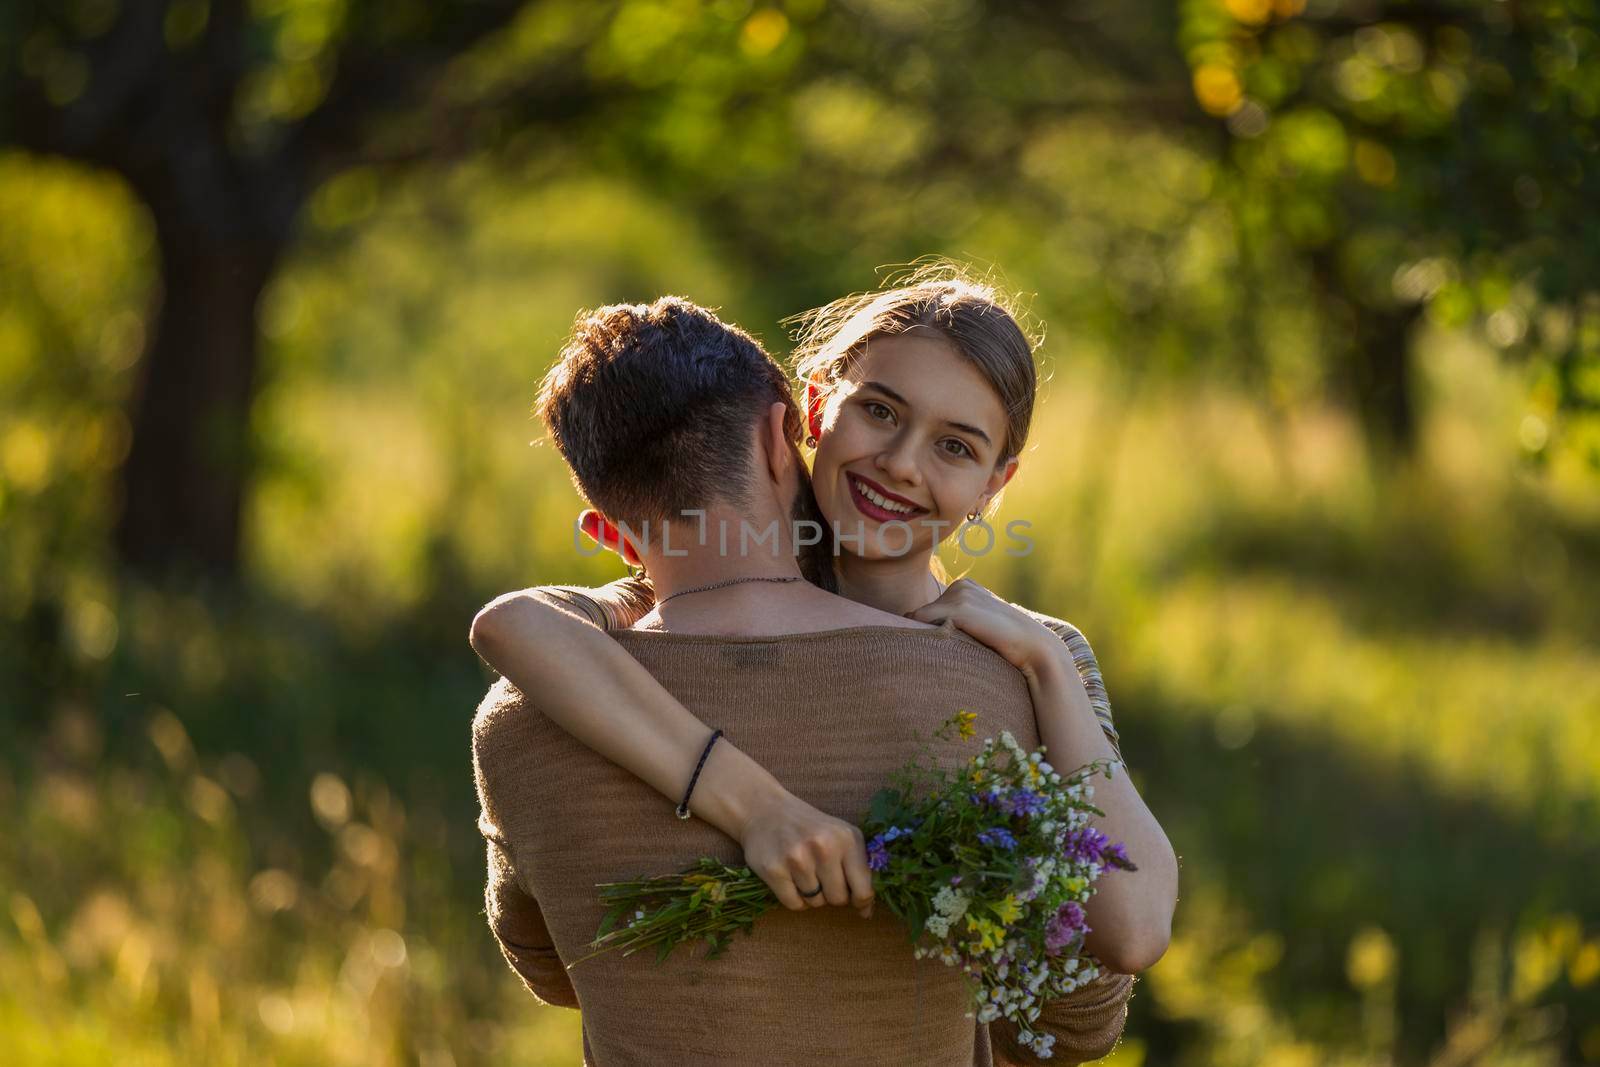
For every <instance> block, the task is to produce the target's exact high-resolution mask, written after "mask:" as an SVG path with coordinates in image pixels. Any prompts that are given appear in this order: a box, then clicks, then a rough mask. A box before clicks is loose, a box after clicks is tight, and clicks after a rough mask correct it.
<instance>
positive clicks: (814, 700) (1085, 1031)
mask: <svg viewBox="0 0 1600 1067" xmlns="http://www.w3.org/2000/svg"><path fill="white" fill-rule="evenodd" d="M613 636H614V637H615V638H616V639H617V641H618V642H620V643H621V644H622V646H623V647H624V648H625V649H627V650H628V652H629V653H630V654H632V655H633V656H634V657H635V658H636V659H637V660H639V662H640V663H642V664H643V665H644V666H645V667H646V668H647V669H648V670H649V671H650V672H651V674H652V675H654V676H655V677H656V678H657V679H658V680H659V681H660V682H661V683H662V684H663V685H664V686H665V687H666V688H667V689H668V691H670V692H671V693H672V694H673V695H674V696H676V697H677V698H678V699H679V700H681V701H683V702H684V703H685V704H686V705H688V706H689V707H691V708H693V709H694V710H695V712H696V713H697V714H698V715H700V716H701V717H702V718H703V719H704V720H705V721H706V722H708V723H711V724H713V725H715V726H720V727H722V728H723V729H724V730H725V731H726V733H727V736H728V737H729V739H731V740H732V741H733V742H734V743H736V744H737V745H738V746H739V747H740V748H741V749H743V750H744V751H745V752H747V753H748V754H749V755H750V756H751V757H752V758H754V759H756V760H757V761H759V762H760V763H761V764H762V765H764V766H765V767H766V768H767V769H768V770H770V771H771V772H772V773H773V774H774V775H776V776H777V778H778V779H779V780H780V781H781V782H783V783H784V785H785V786H786V787H788V788H789V789H790V790H791V791H792V792H794V793H796V794H797V795H799V796H801V797H803V798H804V799H806V800H807V801H809V802H810V803H812V804H815V805H816V806H817V807H818V808H820V809H821V810H823V811H826V812H829V813H830V814H833V815H835V816H838V817H839V818H842V819H846V820H848V821H850V822H859V821H860V820H861V818H862V817H863V816H864V815H865V813H866V808H867V803H868V800H869V799H870V798H871V796H872V794H873V793H874V792H876V791H877V790H878V789H880V788H882V787H883V786H884V785H885V784H887V779H888V776H889V774H890V773H891V772H892V771H894V770H896V769H898V768H899V767H900V766H901V765H903V764H904V763H905V762H906V761H907V760H908V759H909V758H911V757H912V756H914V755H915V754H916V753H917V752H918V749H919V747H920V746H921V745H922V744H924V743H931V744H932V745H933V748H932V752H933V754H934V756H935V758H937V759H939V760H940V761H941V762H945V761H949V762H951V763H955V762H959V761H963V760H965V759H966V758H967V757H969V756H970V755H971V754H972V753H973V751H975V750H976V749H975V746H976V744H977V742H976V741H967V742H959V741H958V742H939V741H933V740H932V739H931V733H932V731H933V730H934V729H935V728H936V727H937V726H938V724H939V723H941V722H942V721H944V720H945V719H946V718H948V717H949V716H950V715H951V714H953V713H954V712H956V711H958V710H962V709H967V710H971V711H975V712H977V713H978V720H977V724H976V727H977V730H978V736H979V738H980V739H981V738H982V737H985V736H998V734H999V733H1000V731H1001V730H1003V729H1009V730H1010V731H1011V732H1012V733H1013V734H1014V735H1016V738H1017V740H1018V741H1019V742H1020V743H1021V744H1022V745H1023V746H1025V747H1027V748H1034V747H1037V745H1038V744H1039V734H1038V729H1037V726H1036V725H1035V721H1034V715H1033V708H1032V703H1031V701H1030V699H1029V694H1028V688H1027V684H1026V682H1025V681H1024V680H1023V678H1022V676H1021V675H1020V674H1019V673H1018V672H1017V671H1016V670H1014V669H1013V668H1011V666H1010V665H1009V664H1007V663H1006V662H1005V661H1004V660H1003V659H1001V658H1000V657H999V656H998V655H996V654H995V653H994V652H992V651H990V650H989V649H987V648H985V647H983V646H982V645H981V644H979V643H978V642H976V641H973V640H972V639H970V638H968V637H967V636H966V635H964V634H962V633H961V632H960V631H958V630H956V629H955V628H954V626H953V625H952V624H949V623H946V624H945V625H944V626H941V627H938V628H929V629H900V628H892V627H876V626H870V627H854V628H849V629H842V630H830V631H823V632H819V633H810V634H796V635H789V636H784V637H761V638H756V637H724V636H701V635H688V634H674V633H662V632H655V631H637V630H622V631H616V632H614V634H613ZM473 757H474V767H475V771H476V775H477V783H478V795H479V800H480V803H481V807H482V811H481V815H480V819H479V827H480V829H481V830H482V832H483V835H484V837H485V838H486V839H487V841H488V855H489V883H488V889H487V892H486V902H487V908H488V917H489V924H490V926H491V928H492V929H493V931H494V934H495V937H496V938H497V939H498V941H499V943H500V946H501V949H502V951H503V952H504V954H505V956H506V959H507V960H508V961H509V962H510V964H511V965H512V967H513V968H514V969H515V970H516V971H517V973H518V974H519V975H520V976H521V977H522V979H523V980H524V982H525V983H526V984H527V985H528V987H529V989H530V990H532V991H533V993H534V994H535V995H536V996H537V997H538V998H539V999H541V1000H543V1001H545V1002H547V1003H550V1004H557V1005H563V1006H566V1007H571V1008H579V1009H580V1010H581V1011H582V1013H583V1038H584V1062H585V1064H586V1065H590V1067H634V1065H641V1067H642V1065H680V1064H681V1065H694V1064H747V1063H761V1064H773V1065H785V1064H794V1065H796V1067H799V1065H806V1067H813V1065H819V1064H842V1063H849V1064H862V1065H868V1064H870V1065H879V1064H881V1065H885V1067H890V1065H896V1067H897V1065H900V1064H917V1065H927V1067H934V1065H941V1064H943V1065H950V1067H958V1065H959V1067H968V1065H975V1067H989V1065H991V1064H1007V1063H1038V1062H1041V1061H1039V1060H1037V1059H1036V1058H1034V1057H1033V1055H1032V1054H1031V1053H1029V1052H1027V1051H1026V1050H1024V1049H1022V1048H1020V1047H1019V1046H1018V1044H1017V1042H1016V1032H1015V1029H1014V1028H1013V1027H1012V1026H1011V1025H1010V1024H1008V1023H1005V1022H1003V1021H1001V1022H996V1023H992V1024H990V1025H988V1026H980V1025H978V1024H976V1023H975V1021H974V1020H973V1019H971V1018H968V1017H967V1016H966V1012H967V1011H968V1000H967V997H968V994H967V992H966V989H965V987H964V985H963V984H962V979H961V975H960V972H959V971H958V970H957V969H955V968H952V967H947V966H945V965H944V964H942V963H940V962H938V961H937V960H932V959H925V960H916V959H914V958H913V957H912V953H911V947H910V945H909V943H908V941H907V938H906V932H905V929H904V928H903V927H902V926H901V925H900V923H899V921H898V920H896V919H895V918H894V917H893V916H892V915H890V914H889V913H888V911H887V910H885V909H882V908H879V909H878V910H877V912H876V913H875V914H874V916H873V917H872V918H871V919H862V918H861V917H860V916H859V915H857V914H856V913H855V912H854V911H853V910H852V909H850V908H842V907H828V908H819V909H815V910H809V911H805V912H791V911H788V910H786V909H783V908H781V907H776V908H774V910H773V911H771V912H769V913H768V914H766V915H764V916H763V917H762V918H761V919H760V920H758V921H757V923H756V925H755V928H754V931H753V934H752V935H751V936H749V937H745V936H743V935H740V936H737V937H736V938H735V939H734V941H733V944H732V945H731V946H730V947H729V949H728V951H727V952H726V953H725V954H724V955H723V956H722V957H720V958H719V959H716V960H709V961H708V960H705V959H703V958H702V957H703V955H704V948H703V946H700V945H694V946H685V947H683V948H680V949H679V950H678V951H677V952H676V953H675V954H674V955H673V956H672V957H671V958H669V959H668V960H667V961H666V962H665V963H663V964H659V965H658V964H657V963H655V961H654V957H653V955H652V954H648V953H640V954H638V955H634V956H629V957H624V956H622V955H621V954H620V953H616V952H612V953H607V954H605V955H602V956H598V957H596V958H594V959H591V960H587V961H585V962H583V963H581V964H578V965H577V966H575V967H574V968H573V969H572V970H571V971H568V970H566V967H565V964H564V962H563V961H566V960H574V959H577V958H578V957H580V956H582V955H584V954H586V945H587V944H588V942H589V941H590V939H591V938H592V937H593V936H594V933H595V930H596V928H597V927H598V926H599V923H600V920H601V917H602V916H603V914H604V912H605V909H604V907H603V906H602V905H601V903H600V899H599V895H598V892H597V890H596V888H595V887H596V885H597V884H598V883H601V882H608V881H619V880H624V879H630V878H636V877H641V876H648V875H656V874H664V873H669V872H673V871H677V870H680V869H682V868H683V867H686V866H688V865H689V864H690V863H692V862H693V861H694V860H695V859H697V858H699V857H701V856H715V857H717V858H720V859H723V860H726V861H729V862H732V863H738V862H740V861H741V854H740V851H739V846H738V844H737V843H736V842H734V841H733V840H731V839H730V838H728V837H727V836H725V835H724V834H722V833H721V832H720V831H718V830H716V829H714V828H712V827H711V826H709V825H708V824H706V823H704V822H702V821H701V820H699V819H689V820H679V819H678V818H677V817H676V816H675V815H674V814H673V805H672V803H671V802H670V801H668V800H666V799H664V798H662V797H661V796H660V795H659V794H657V793H656V792H655V791H654V790H653V789H651V788H650V787H649V786H648V785H646V784H645V783H644V782H642V781H640V780H639V779H638V778H636V777H634V776H633V775H632V774H630V773H628V772H627V771H624V770H623V769H622V768H620V767H618V766H616V765H615V764H613V763H611V762H610V761H608V760H606V759H604V758H603V757H601V756H599V755H597V754H596V753H594V752H593V751H592V750H590V749H588V748H586V747H585V746H583V745H582V744H580V743H579V742H578V741H576V740H574V739H573V738H572V737H571V736H570V735H569V734H567V733H566V732H565V731H564V730H562V729H561V728H560V727H558V726H557V725H556V724H554V723H553V722H551V721H550V720H549V719H548V718H546V717H545V716H544V715H542V714H540V713H539V712H538V710H537V708H536V707H534V706H533V705H532V704H530V703H529V702H528V701H527V700H526V699H525V698H524V697H523V695H522V694H521V693H520V692H519V691H518V690H517V689H516V688H515V687H513V686H512V685H510V683H508V682H506V681H504V680H502V681H500V682H498V683H496V684H495V685H494V687H493V688H492V689H490V691H489V694H488V695H487V696H486V697H485V699H484V701H483V703H482V704H481V706H480V707H479V709H478V714H477V717H476V719H475V720H474V723H473ZM1131 988H1132V979H1131V978H1128V977H1126V976H1123V975H1107V976H1105V977H1102V978H1101V979H1099V980H1097V981H1095V982H1093V983H1091V984H1090V985H1089V986H1087V987H1085V988H1084V989H1083V990H1080V991H1079V992H1078V993H1076V994H1074V995H1073V996H1071V997H1068V998H1064V999H1063V1000H1061V1001H1057V1002H1053V1003H1051V1004H1050V1005H1048V1006H1047V1008H1046V1010H1045V1012H1044V1014H1043V1016H1042V1017H1041V1019H1040V1022H1039V1027H1040V1028H1041V1029H1042V1030H1045V1031H1047V1032H1050V1033H1054V1034H1055V1035H1056V1038H1057V1044H1056V1046H1055V1048H1056V1055H1055V1056H1054V1057H1053V1058H1052V1059H1051V1060H1049V1061H1044V1062H1048V1063H1053V1064H1070V1063H1077V1062H1081V1061H1084V1060H1090V1059H1095V1058H1098V1057H1100V1056H1103V1055H1105V1054H1106V1053H1107V1052H1108V1051H1110V1049H1111V1047H1112V1046H1113V1045H1114V1044H1115V1043H1116V1041H1117V1039H1118V1037H1119V1035H1120V1034H1121V1032H1122V1026H1123V1023H1124V1020H1125V1018H1126V1011H1127V1008H1126V1002H1127V999H1128V996H1129V994H1130V992H1131Z"/></svg>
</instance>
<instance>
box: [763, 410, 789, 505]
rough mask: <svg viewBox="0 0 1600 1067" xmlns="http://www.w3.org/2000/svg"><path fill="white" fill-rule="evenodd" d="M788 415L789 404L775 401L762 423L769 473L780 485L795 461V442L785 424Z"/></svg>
mask: <svg viewBox="0 0 1600 1067" xmlns="http://www.w3.org/2000/svg"><path fill="white" fill-rule="evenodd" d="M788 415H789V405H787V404H785V403H783V402H782V401H774V402H773V404H772V406H771V407H769V408H767V417H766V418H765V419H764V420H763V421H762V423H761V439H762V444H763V445H764V446H765V447H766V452H767V457H766V458H767V473H768V474H770V475H771V476H772V480H773V481H774V482H777V483H778V484H780V485H781V484H782V483H783V480H784V479H785V478H786V477H788V472H789V467H790V465H791V464H792V463H793V462H794V449H793V442H791V441H790V440H789V430H788V427H787V426H786V425H785V424H786V423H787V422H788Z"/></svg>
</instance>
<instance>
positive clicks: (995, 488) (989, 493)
mask: <svg viewBox="0 0 1600 1067" xmlns="http://www.w3.org/2000/svg"><path fill="white" fill-rule="evenodd" d="M1021 462H1022V461H1021V460H1019V459H1018V458H1017V457H1016V456H1012V457H1011V458H1009V459H1007V460H1006V461H1005V462H1004V463H1001V464H999V465H998V466H996V467H995V469H994V472H993V473H991V474H990V475H989V480H988V481H987V482H985V483H984V486H983V495H982V496H980V497H978V506H977V508H976V509H974V510H977V511H982V510H983V509H984V508H986V507H988V506H989V501H991V500H993V499H994V498H995V496H996V495H998V494H999V492H1000V490H1002V489H1004V488H1005V487H1006V486H1007V485H1008V484H1010V482H1011V479H1012V478H1014V477H1016V474H1017V467H1018V466H1020V465H1021Z"/></svg>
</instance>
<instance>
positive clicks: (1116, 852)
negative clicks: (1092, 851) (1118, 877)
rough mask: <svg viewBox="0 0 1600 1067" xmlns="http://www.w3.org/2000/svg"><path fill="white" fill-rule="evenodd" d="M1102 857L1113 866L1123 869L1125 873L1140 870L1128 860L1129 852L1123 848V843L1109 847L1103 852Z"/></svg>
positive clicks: (1119, 842)
mask: <svg viewBox="0 0 1600 1067" xmlns="http://www.w3.org/2000/svg"><path fill="white" fill-rule="evenodd" d="M1100 857H1101V858H1102V859H1104V860H1105V861H1106V862H1107V863H1109V864H1110V865H1111V866H1113V867H1121V868H1122V869H1123V870H1125V871H1137V870H1138V869H1139V868H1138V867H1136V866H1134V863H1133V861H1132V860H1131V859H1129V858H1128V850H1127V849H1126V848H1124V847H1123V845H1122V842H1121V841H1118V842H1117V843H1116V844H1114V845H1111V846H1109V847H1107V848H1106V849H1105V850H1104V851H1103V852H1101V853H1100Z"/></svg>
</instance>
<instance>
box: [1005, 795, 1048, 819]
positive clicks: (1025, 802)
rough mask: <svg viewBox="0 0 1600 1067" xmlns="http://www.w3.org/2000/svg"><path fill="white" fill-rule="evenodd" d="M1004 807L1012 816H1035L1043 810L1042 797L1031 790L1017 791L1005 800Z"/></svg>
mask: <svg viewBox="0 0 1600 1067" xmlns="http://www.w3.org/2000/svg"><path fill="white" fill-rule="evenodd" d="M1006 806H1007V807H1008V808H1009V809H1010V811H1011V814H1013V815H1036V814H1038V813H1039V812H1041V811H1043V810H1044V797H1043V796H1041V795H1039V794H1038V793H1035V792H1034V791H1033V790H1031V789H1018V790H1017V791H1016V792H1014V793H1012V794H1011V796H1010V797H1009V798H1007V804H1006Z"/></svg>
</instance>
